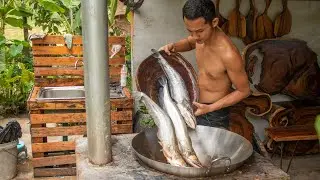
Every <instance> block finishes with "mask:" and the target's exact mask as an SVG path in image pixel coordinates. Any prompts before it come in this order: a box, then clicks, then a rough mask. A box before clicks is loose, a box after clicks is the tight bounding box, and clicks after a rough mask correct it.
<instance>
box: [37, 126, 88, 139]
mask: <svg viewBox="0 0 320 180" xmlns="http://www.w3.org/2000/svg"><path fill="white" fill-rule="evenodd" d="M86 130H87V129H86V126H69V127H53V128H31V136H32V137H47V136H70V135H83V134H85V132H86Z"/></svg>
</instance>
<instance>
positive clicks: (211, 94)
mask: <svg viewBox="0 0 320 180" xmlns="http://www.w3.org/2000/svg"><path fill="white" fill-rule="evenodd" d="M183 20H184V23H185V26H186V28H187V30H188V31H189V32H190V36H188V37H187V38H186V39H182V40H180V41H178V42H175V43H170V44H167V45H165V46H163V47H162V48H160V49H161V50H164V51H165V52H166V53H167V54H169V55H170V53H171V52H185V51H190V50H193V49H195V52H196V59H197V65H198V70H199V74H198V86H199V91H200V97H199V102H193V104H194V105H195V106H196V107H197V110H196V112H195V115H196V116H197V124H199V125H205V126H212V127H223V128H226V129H228V128H229V118H228V115H229V107H230V106H232V105H234V104H236V103H238V102H240V101H241V100H242V99H244V98H246V97H247V96H249V95H250V87H249V82H248V78H247V75H246V72H245V69H244V62H243V60H242V57H241V55H240V53H239V51H238V49H237V48H236V47H235V46H234V44H233V43H232V41H231V40H230V38H229V37H228V36H227V35H226V34H225V33H224V32H223V31H222V30H221V29H220V28H219V27H218V21H219V19H218V18H217V17H216V14H215V6H214V4H213V2H212V1H211V0H188V1H187V2H186V3H185V5H184V7H183ZM232 85H233V86H234V87H235V89H233V88H232Z"/></svg>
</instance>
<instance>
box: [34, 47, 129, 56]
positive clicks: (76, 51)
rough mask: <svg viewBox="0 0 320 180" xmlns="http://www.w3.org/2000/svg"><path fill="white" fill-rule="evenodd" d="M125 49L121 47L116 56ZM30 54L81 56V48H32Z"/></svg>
mask: <svg viewBox="0 0 320 180" xmlns="http://www.w3.org/2000/svg"><path fill="white" fill-rule="evenodd" d="M124 53H125V47H124V46H122V48H121V50H120V51H119V53H118V54H124ZM32 54H33V55H34V56H39V55H67V54H68V55H75V56H78V55H83V51H82V46H73V47H72V48H71V49H68V48H67V46H33V47H32ZM109 54H111V49H109Z"/></svg>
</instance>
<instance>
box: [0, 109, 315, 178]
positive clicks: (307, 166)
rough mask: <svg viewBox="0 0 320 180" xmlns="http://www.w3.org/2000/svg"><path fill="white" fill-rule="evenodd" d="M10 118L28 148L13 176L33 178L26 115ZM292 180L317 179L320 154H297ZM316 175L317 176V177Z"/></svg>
mask: <svg viewBox="0 0 320 180" xmlns="http://www.w3.org/2000/svg"><path fill="white" fill-rule="evenodd" d="M10 120H17V121H18V122H19V123H20V126H21V128H22V138H21V140H22V141H24V143H25V144H26V147H27V149H28V157H29V159H28V160H27V161H25V162H24V163H21V164H18V174H17V176H16V177H15V178H14V179H16V180H25V179H34V178H33V170H32V165H31V162H30V159H32V154H31V137H30V124H29V119H28V115H26V114H22V115H19V116H18V117H13V118H0V125H1V126H5V125H6V123H7V122H8V121H10ZM272 161H273V163H274V164H275V165H276V166H278V167H279V164H280V157H279V156H276V155H275V156H274V157H273V158H272ZM288 162H289V157H285V158H284V160H283V169H284V170H285V169H286V168H287V165H288ZM288 174H289V175H290V177H291V179H293V180H317V179H319V177H320V154H316V155H308V156H297V157H295V158H294V160H293V161H292V164H291V167H290V170H289V173H288ZM317 177H318V178H317ZM36 179H50V180H51V179H76V177H59V178H36Z"/></svg>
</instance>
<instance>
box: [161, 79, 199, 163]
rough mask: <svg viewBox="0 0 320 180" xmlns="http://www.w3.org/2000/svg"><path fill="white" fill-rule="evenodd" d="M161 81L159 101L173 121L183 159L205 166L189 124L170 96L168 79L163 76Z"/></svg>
mask: <svg viewBox="0 0 320 180" xmlns="http://www.w3.org/2000/svg"><path fill="white" fill-rule="evenodd" d="M159 83H160V85H161V86H162V87H161V88H160V89H159V98H158V99H159V103H160V106H161V107H162V109H163V110H164V111H166V112H167V114H168V115H169V117H170V119H171V121H172V123H173V127H174V130H175V135H176V138H177V140H178V146H179V150H180V152H181V155H182V157H183V159H184V160H185V161H186V162H187V163H188V164H190V165H191V166H193V167H197V168H200V167H203V166H202V165H201V163H200V161H199V159H198V157H197V155H196V153H195V152H194V149H193V147H192V143H191V139H190V137H189V134H188V129H187V125H186V123H185V121H184V119H183V117H182V116H181V114H180V112H179V110H178V108H177V106H176V104H175V103H174V102H173V100H172V99H171V97H170V92H169V87H168V83H167V79H166V78H165V77H164V76H162V77H161V78H160V80H159Z"/></svg>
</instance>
